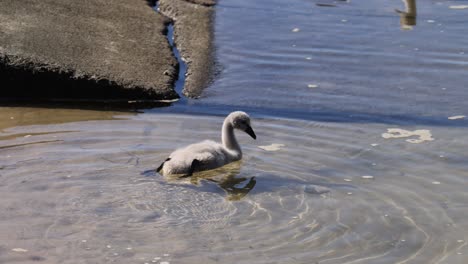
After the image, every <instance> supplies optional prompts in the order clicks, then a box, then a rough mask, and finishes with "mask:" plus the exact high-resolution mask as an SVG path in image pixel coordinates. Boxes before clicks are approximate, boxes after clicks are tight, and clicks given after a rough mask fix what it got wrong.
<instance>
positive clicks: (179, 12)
mask: <svg viewBox="0 0 468 264" xmlns="http://www.w3.org/2000/svg"><path fill="white" fill-rule="evenodd" d="M215 3H216V1H214V0H188V1H184V0H160V1H159V9H160V12H161V13H162V14H164V15H166V16H168V17H169V18H171V19H172V20H174V42H175V45H176V46H177V49H178V50H179V52H180V53H181V56H182V58H183V60H184V61H185V63H186V64H187V73H186V78H185V85H184V90H183V93H184V95H185V96H188V97H192V98H196V97H199V96H200V95H201V93H202V91H203V89H204V88H206V86H208V84H209V83H210V81H211V80H212V74H213V72H214V68H215V65H214V59H213V58H214V54H213V52H214V47H213V43H212V39H213V20H214V11H215V9H214V6H213V5H214V4H215Z"/></svg>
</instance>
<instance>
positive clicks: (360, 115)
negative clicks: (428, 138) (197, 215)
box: [144, 103, 468, 127]
mask: <svg viewBox="0 0 468 264" xmlns="http://www.w3.org/2000/svg"><path fill="white" fill-rule="evenodd" d="M240 109H241V110H242V111H245V112H247V113H249V114H250V115H251V116H253V117H254V118H273V119H278V118H284V119H296V120H303V121H312V122H336V123H355V124H358V123H365V124H387V125H400V126H405V125H411V126H418V125H424V126H437V127H468V120H466V119H463V120H457V122H454V121H453V120H449V119H448V116H424V115H408V114H406V115H405V114H381V113H365V112H358V111H349V110H343V111H340V110H329V111H327V110H315V111H314V110H312V111H310V112H308V111H294V110H288V109H276V108H266V107H261V108H257V107H253V106H232V105H231V106H227V105H208V104H206V105H204V104H202V103H200V104H198V105H191V106H190V109H188V108H187V106H186V105H174V106H173V107H171V108H170V109H169V108H166V109H164V108H161V109H148V110H145V111H144V112H145V113H155V114H156V113H171V114H174V113H180V114H189V115H201V116H219V117H224V116H226V114H227V113H230V112H232V111H238V110H240Z"/></svg>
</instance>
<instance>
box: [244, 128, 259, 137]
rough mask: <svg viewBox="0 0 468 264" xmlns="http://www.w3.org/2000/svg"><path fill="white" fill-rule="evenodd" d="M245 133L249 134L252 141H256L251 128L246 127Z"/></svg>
mask: <svg viewBox="0 0 468 264" xmlns="http://www.w3.org/2000/svg"><path fill="white" fill-rule="evenodd" d="M245 133H247V134H249V136H251V137H252V138H253V139H257V136H256V135H255V132H254V131H253V129H252V127H250V126H248V127H247V129H245Z"/></svg>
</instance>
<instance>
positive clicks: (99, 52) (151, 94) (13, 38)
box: [0, 0, 178, 101]
mask: <svg viewBox="0 0 468 264" xmlns="http://www.w3.org/2000/svg"><path fill="white" fill-rule="evenodd" d="M168 22H169V21H168V19H167V18H165V17H164V16H162V15H160V14H158V13H156V12H155V11H154V10H153V9H152V8H151V7H150V6H149V5H148V3H147V2H146V1H145V0H115V1H107V0H81V1H69V0H28V1H11V0H0V85H1V86H0V98H2V99H3V100H5V99H11V98H15V99H25V98H26V99H31V98H35V99H44V100H56V99H66V100H70V99H71V100H85V101H89V100H91V101H92V100H97V101H100V100H117V101H119V100H161V99H175V98H177V97H178V95H177V93H176V92H175V91H174V90H173V83H174V81H175V79H176V78H177V60H176V59H175V58H174V56H173V54H172V50H171V47H170V46H169V43H168V42H167V39H166V37H165V35H164V33H165V32H164V31H165V28H166V27H165V24H166V23H168Z"/></svg>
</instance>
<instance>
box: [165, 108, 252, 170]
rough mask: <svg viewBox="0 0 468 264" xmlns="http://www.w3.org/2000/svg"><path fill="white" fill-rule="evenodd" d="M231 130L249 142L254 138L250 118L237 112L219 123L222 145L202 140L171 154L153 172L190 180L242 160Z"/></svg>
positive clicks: (240, 151)
mask: <svg viewBox="0 0 468 264" xmlns="http://www.w3.org/2000/svg"><path fill="white" fill-rule="evenodd" d="M234 129H239V130H242V131H244V132H246V133H247V134H249V135H250V136H251V137H252V138H254V139H256V135H255V133H254V131H253V129H252V127H251V126H250V117H249V115H247V114H246V113H244V112H241V111H237V112H232V113H231V114H229V115H228V116H227V117H226V119H225V120H224V123H223V128H222V144H220V143H217V142H214V141H211V140H205V141H202V142H200V143H196V144H192V145H189V146H187V147H185V148H182V149H178V150H176V151H174V152H173V153H172V154H171V155H170V156H169V158H168V159H166V161H164V162H163V163H162V164H161V165H160V166H159V168H157V171H158V172H159V173H161V174H162V175H165V176H168V175H174V174H175V175H180V174H181V175H182V176H181V177H189V176H192V174H193V173H194V172H197V171H204V170H211V169H215V168H218V167H221V166H223V165H226V164H228V163H231V162H233V161H237V160H240V159H241V158H242V150H241V148H240V146H239V143H237V139H236V137H235V135H234Z"/></svg>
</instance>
